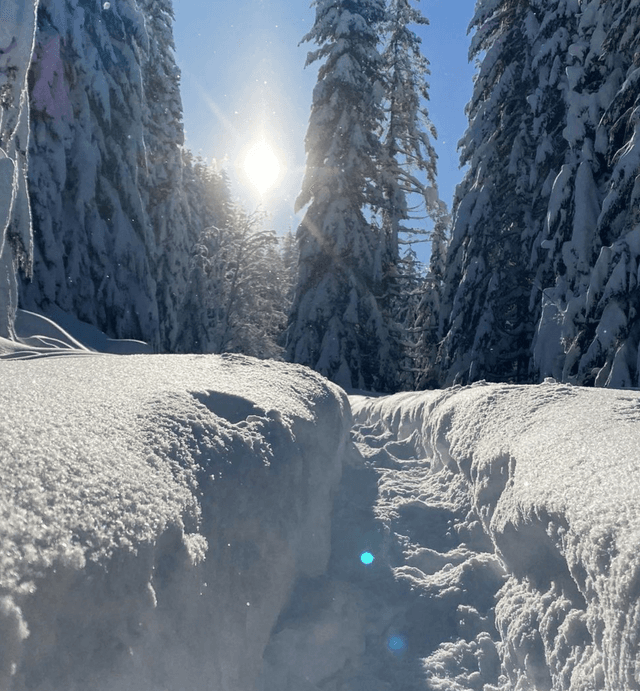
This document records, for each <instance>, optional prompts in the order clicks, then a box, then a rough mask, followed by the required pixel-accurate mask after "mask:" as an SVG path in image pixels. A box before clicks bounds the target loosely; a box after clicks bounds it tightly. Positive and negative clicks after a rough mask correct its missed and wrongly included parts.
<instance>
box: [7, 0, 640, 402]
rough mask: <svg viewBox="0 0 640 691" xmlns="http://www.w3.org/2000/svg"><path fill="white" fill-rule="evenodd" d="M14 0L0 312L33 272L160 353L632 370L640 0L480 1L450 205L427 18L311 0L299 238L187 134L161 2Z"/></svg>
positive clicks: (408, 377) (45, 296)
mask: <svg viewBox="0 0 640 691" xmlns="http://www.w3.org/2000/svg"><path fill="white" fill-rule="evenodd" d="M5 2H6V7H7V8H8V9H6V11H5V10H4V9H3V13H4V14H3V22H4V23H3V32H2V33H0V40H2V41H5V43H6V44H7V45H4V43H3V44H2V45H0V78H1V84H0V97H1V98H2V102H1V103H2V109H1V110H0V231H1V234H0V306H1V309H0V336H5V337H12V336H13V332H12V323H13V314H14V312H15V308H16V305H17V299H18V298H17V296H18V293H19V296H20V302H21V305H22V306H24V307H26V308H30V309H38V310H41V311H44V312H45V313H46V311H47V308H48V306H51V305H57V306H58V307H60V308H62V309H63V310H65V311H68V312H70V313H72V314H74V315H75V316H76V317H78V318H79V319H82V320H84V321H87V322H89V323H91V324H94V325H96V326H98V327H99V328H101V329H102V330H104V331H105V332H107V333H108V334H109V335H110V336H112V337H127V338H139V339H143V340H146V341H148V342H150V343H151V344H153V346H154V348H155V349H156V350H157V351H159V352H223V351H235V352H245V353H248V354H251V355H256V356H258V357H283V358H287V359H289V360H291V361H294V362H299V363H302V364H305V365H309V366H310V367H313V368H314V369H316V370H318V371H320V372H321V373H323V374H325V375H326V376H327V377H329V378H331V379H332V380H334V381H336V382H338V383H340V384H342V385H343V386H345V387H350V388H364V389H372V390H378V391H395V390H399V389H413V388H424V387H428V386H447V385H451V384H454V383H468V382H472V381H477V380H481V379H487V380H491V381H508V382H520V383H535V382H539V381H540V380H541V379H543V378H545V377H548V376H553V377H555V378H556V379H558V380H561V381H568V382H573V383H577V384H583V385H598V386H601V385H602V386H640V319H639V317H638V312H639V310H640V288H639V284H638V282H639V270H640V225H639V224H640V216H639V212H638V208H639V201H640V200H639V199H638V197H639V196H640V191H639V190H640V186H639V185H638V182H637V180H638V179H639V178H638V172H639V170H640V146H639V145H638V141H639V140H640V137H639V136H638V135H639V133H640V132H639V130H638V127H639V125H638V123H639V122H640V116H639V114H640V109H639V101H638V99H639V98H640V97H639V96H638V84H640V59H639V58H638V55H640V46H639V45H638V44H639V42H640V39H639V38H638V37H639V36H640V0H606V1H605V0H527V1H526V2H525V1H524V0H490V1H489V0H478V2H477V3H476V11H475V15H474V17H473V19H472V22H471V27H472V29H473V32H474V33H473V38H472V41H471V50H470V56H471V58H472V59H476V60H478V72H477V76H476V79H475V82H474V91H473V96H472V99H471V102H470V103H469V106H468V116H469V127H468V130H467V132H466V133H465V135H464V137H463V139H462V141H461V144H460V152H461V162H462V164H464V165H465V166H466V172H465V175H464V178H463V180H462V182H461V183H460V185H459V186H458V188H457V191H456V195H455V198H454V203H453V208H452V211H451V216H449V214H448V212H447V209H446V207H445V205H444V204H443V203H442V202H441V200H440V199H439V195H438V191H437V184H436V181H437V170H436V163H437V157H436V154H435V150H434V146H433V139H434V138H435V135H436V132H435V128H434V126H433V124H432V123H431V121H430V119H429V113H428V111H427V108H426V104H427V101H428V97H429V85H428V75H429V63H428V61H427V59H426V57H425V56H424V55H423V53H422V45H421V42H420V39H419V38H418V36H417V34H416V32H415V28H416V27H417V26H420V25H424V24H426V23H427V19H426V18H425V17H424V16H423V15H422V14H421V13H420V12H419V10H418V9H417V7H416V6H415V2H413V0H317V2H315V3H314V6H315V13H316V18H315V22H314V25H313V27H312V28H311V30H310V32H309V34H308V35H307V36H306V37H304V39H305V40H306V41H308V42H310V43H313V44H315V45H314V47H313V50H312V51H311V52H310V53H309V58H308V62H309V63H318V65H319V72H318V84H317V86H316V89H315V90H314V95H313V102H312V104H311V116H310V120H309V129H308V132H307V137H306V149H307V168H306V173H305V177H304V180H303V183H302V190H301V193H300V196H299V199H298V203H297V206H298V209H299V210H304V211H305V215H304V219H303V221H302V223H301V225H300V227H299V228H298V231H297V235H296V238H295V239H294V238H293V236H292V235H291V234H289V235H288V236H285V237H284V238H280V237H278V236H277V235H276V234H275V233H274V232H273V231H271V230H269V229H268V226H267V225H266V224H265V223H264V221H263V219H261V218H259V217H258V216H256V215H252V214H250V213H248V212H246V211H245V210H243V209H242V208H240V206H239V205H238V204H237V203H234V201H233V200H232V197H231V194H230V191H229V183H228V180H226V178H225V176H224V174H223V173H222V172H220V171H218V170H216V169H215V168H212V167H210V166H207V165H206V164H205V163H204V162H203V161H199V160H196V159H194V158H193V157H192V156H191V154H190V153H189V152H188V151H186V150H185V148H184V138H183V125H182V106H181V100H180V75H179V71H178V68H177V66H176V63H175V56H174V45H173V38H172V24H173V14H172V3H171V0H153V1H152V0H121V1H120V2H117V3H104V4H103V3H98V2H93V1H91V2H86V1H84V0H83V1H82V2H80V0H40V2H39V3H38V2H36V0H33V2H32V3H31V4H30V3H24V2H21V1H19V0H3V8H4V7H5V4H4V3H5ZM31 10H33V12H31ZM34 21H35V24H36V25H35V33H34ZM34 36H35V38H34ZM10 46H11V50H8V48H9V47H10ZM29 108H30V111H31V116H30V119H29V117H28V115H29ZM27 158H28V159H29V166H28V173H27V165H26V163H27ZM27 190H28V195H27ZM427 219H429V220H428V221H427ZM420 237H422V238H423V239H425V238H426V239H429V240H430V242H431V260H430V263H429V266H428V267H426V269H424V270H423V268H422V267H421V266H420V264H419V263H418V262H417V260H416V257H415V254H414V253H413V251H412V249H411V248H412V243H413V242H414V241H415V240H416V239H419V238H420ZM18 289H19V290H18Z"/></svg>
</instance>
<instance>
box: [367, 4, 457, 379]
mask: <svg viewBox="0 0 640 691" xmlns="http://www.w3.org/2000/svg"><path fill="white" fill-rule="evenodd" d="M428 23H429V22H428V20H427V19H426V17H424V16H423V15H422V14H421V12H420V11H419V10H418V9H417V8H415V7H413V6H412V5H411V3H410V1H409V0H391V2H390V3H389V5H388V8H387V13H386V17H385V22H384V24H383V29H384V34H385V49H384V51H383V54H382V56H383V70H382V72H383V76H384V80H383V83H384V87H385V98H384V108H385V115H386V117H385V132H384V134H383V138H382V148H383V159H382V161H381V166H380V167H381V171H380V173H381V181H382V189H383V192H384V201H383V207H382V209H381V213H380V217H381V223H380V224H381V231H382V240H383V242H382V243H381V245H380V247H381V256H380V257H379V264H380V266H379V269H378V270H379V272H380V275H381V276H382V290H383V293H382V296H381V300H380V302H381V305H382V308H383V310H384V311H385V313H386V314H387V315H388V320H389V321H390V322H391V323H392V324H393V325H394V328H393V329H392V330H391V337H392V343H391V347H392V352H393V356H394V358H396V359H398V361H401V362H403V366H402V368H401V369H402V370H404V372H403V373H402V374H401V378H402V380H403V382H402V387H403V388H407V387H408V388H412V386H413V382H412V380H411V373H412V372H413V370H415V367H416V358H418V357H422V355H420V354H419V350H418V348H416V347H415V344H413V343H412V341H411V339H412V338H413V334H412V330H413V327H414V326H415V320H416V319H417V318H418V298H417V294H418V289H417V283H418V282H419V281H420V279H421V277H420V275H419V271H417V270H416V264H415V262H414V261H413V259H412V256H413V255H412V250H411V249H409V251H408V252H407V253H405V255H404V257H403V258H401V256H400V248H401V246H402V245H405V244H411V242H413V241H415V240H418V241H420V240H423V239H424V236H426V235H427V230H426V228H424V227H423V224H424V221H425V218H426V217H427V216H430V217H431V218H432V220H433V221H434V222H435V223H438V222H439V219H440V215H441V213H442V209H443V206H444V205H443V203H442V202H441V201H440V200H439V198H438V196H439V195H438V191H437V187H436V161H437V155H436V153H435V150H434V148H433V146H432V143H431V139H430V137H434V138H435V137H436V130H435V127H434V126H433V124H432V123H431V121H430V119H429V113H428V110H427V107H426V103H427V101H428V100H429V84H428V83H427V77H428V75H429V74H430V72H429V62H428V60H427V59H426V57H425V56H424V55H423V54H422V52H421V39H420V38H419V37H418V35H417V34H416V33H415V31H414V30H413V27H415V26H424V25H427V24H428ZM417 220H420V221H421V224H420V225H416V221H417ZM409 314H411V318H409Z"/></svg>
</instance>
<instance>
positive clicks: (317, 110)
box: [287, 0, 397, 391]
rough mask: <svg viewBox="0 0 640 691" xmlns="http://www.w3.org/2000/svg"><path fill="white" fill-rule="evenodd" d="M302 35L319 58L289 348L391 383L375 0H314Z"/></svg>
mask: <svg viewBox="0 0 640 691" xmlns="http://www.w3.org/2000/svg"><path fill="white" fill-rule="evenodd" d="M314 5H315V7H316V18H315V23H314V25H313V28H312V29H311V31H310V32H309V33H308V34H307V35H306V36H305V38H304V40H306V41H314V42H315V43H316V44H317V45H318V46H319V47H318V49H317V50H315V51H313V52H311V53H310V54H309V57H308V60H307V64H310V63H313V62H315V61H318V60H320V61H322V64H321V65H320V68H319V72H318V82H317V85H316V87H315V89H314V94H313V104H312V109H311V116H310V122H309V129H308V131H307V137H306V150H307V167H306V173H305V177H304V180H303V184H302V191H301V193H300V196H299V198H298V200H297V208H298V209H301V208H303V207H305V206H306V205H309V206H308V208H307V211H306V214H305V216H304V219H303V221H302V223H301V225H300V227H299V229H298V239H299V246H300V269H299V278H298V288H297V292H296V299H295V302H294V305H293V308H292V313H291V317H290V324H289V330H288V339H287V351H288V357H289V359H291V360H292V361H294V362H299V363H302V364H306V365H309V366H310V367H313V368H314V369H316V370H317V371H319V372H320V373H322V374H324V375H326V376H327V377H329V378H330V379H332V380H333V381H335V382H337V383H338V384H341V385H343V386H346V387H356V388H367V389H372V390H379V391H385V390H392V389H394V388H395V387H396V385H397V375H396V365H397V363H395V362H394V361H393V357H392V355H391V351H390V343H391V336H390V331H389V329H390V326H389V323H388V320H387V318H386V315H384V314H383V311H382V309H381V306H380V305H379V304H378V300H377V297H378V296H380V295H381V292H382V291H381V276H379V275H376V273H377V272H376V257H377V256H379V255H380V249H381V246H383V245H382V243H383V240H382V238H381V235H380V230H379V229H378V228H377V227H376V225H375V224H373V223H372V220H373V210H375V209H376V208H381V206H382V193H381V186H380V168H379V166H380V162H381V158H382V155H383V153H382V147H381V143H380V134H381V127H382V122H383V110H382V97H383V86H382V81H381V68H382V58H381V55H380V53H379V50H378V48H379V35H378V32H379V30H380V27H381V21H382V20H383V19H384V16H385V7H384V4H383V2H382V0H316V2H315V3H314Z"/></svg>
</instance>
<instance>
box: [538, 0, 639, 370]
mask: <svg viewBox="0 0 640 691" xmlns="http://www.w3.org/2000/svg"><path fill="white" fill-rule="evenodd" d="M554 4H557V5H558V7H560V8H561V7H562V5H563V3H554ZM573 5H575V3H573ZM616 5H617V3H603V2H600V0H589V1H587V2H584V3H581V8H580V9H581V10H582V11H581V13H577V14H573V12H572V11H573V10H574V9H575V7H567V8H565V9H566V11H565V13H564V17H561V19H560V21H561V23H563V24H564V26H565V27H566V28H567V29H569V30H570V31H571V32H572V35H571V36H570V39H569V40H568V42H567V43H568V46H567V49H566V51H564V63H560V69H559V70H557V72H559V73H560V74H563V73H564V75H566V77H564V81H565V86H564V87H563V88H562V93H563V99H562V101H563V105H562V107H563V108H564V110H565V113H564V118H563V125H564V128H563V130H562V139H563V140H564V144H563V143H561V142H560V141H558V140H557V139H556V141H555V142H554V143H553V144H552V145H551V146H550V147H549V148H552V147H553V148H555V150H556V152H560V159H559V162H558V163H559V165H558V166H557V176H556V178H555V180H554V181H553V185H552V188H551V193H550V196H549V201H548V208H547V213H546V224H545V237H544V240H543V242H542V243H541V249H542V252H540V253H539V257H540V259H541V262H540V264H539V266H538V279H537V283H538V285H539V287H540V289H541V290H542V299H541V310H540V319H539V325H538V329H537V333H536V337H535V340H534V344H533V366H534V373H535V375H536V378H542V377H545V376H554V377H556V378H557V379H559V380H563V381H572V382H576V383H583V384H589V383H594V382H595V381H596V375H597V373H598V371H600V368H601V367H602V365H603V364H604V360H606V355H604V356H603V353H604V352H605V351H610V350H612V349H615V338H613V339H612V338H611V336H612V334H613V333H614V331H615V329H613V328H607V327H604V332H602V327H601V325H600V315H599V314H598V313H597V310H595V311H594V310H593V309H592V303H593V298H594V296H595V295H596V294H598V293H600V294H601V293H602V288H603V286H600V287H599V286H598V283H599V281H600V279H601V276H602V273H603V272H602V271H601V270H598V271H596V272H594V266H595V265H596V260H597V258H598V256H599V255H600V254H601V253H602V250H603V248H604V247H606V246H608V245H610V244H611V242H612V241H613V236H612V235H611V234H610V232H609V230H608V229H607V222H606V221H605V218H606V213H605V212H604V207H603V199H604V198H605V197H606V196H608V190H609V188H610V185H611V182H612V176H611V165H610V163H611V161H612V159H613V157H614V152H613V151H611V152H609V151H608V150H609V149H610V145H609V144H608V143H607V142H608V139H609V136H610V134H609V129H610V125H612V124H613V121H612V119H611V115H610V114H611V112H612V110H611V108H610V107H609V106H610V100H611V94H615V93H616V92H617V91H618V89H619V88H620V86H621V84H622V82H623V81H624V74H625V71H626V69H627V67H628V66H629V64H630V60H629V57H628V56H627V57H625V50H624V49H623V50H621V49H620V48H622V45H617V44H615V45H614V43H613V42H611V41H610V42H609V47H608V48H606V47H605V39H606V37H607V35H608V34H609V32H610V31H611V28H612V26H613V24H614V23H615V22H616V18H617V17H619V16H620V13H621V7H620V5H619V4H618V5H617V6H616ZM552 17H553V15H552ZM627 19H628V17H627ZM561 79H562V77H561ZM608 113H609V114H608ZM614 146H615V144H614ZM616 150H617V149H616ZM607 158H609V161H608V160H607ZM614 235H615V233H614ZM545 252H546V257H545V256H544V253H545ZM606 253H607V251H606V250H605V255H606ZM545 274H546V275H545ZM605 342H606V343H607V345H606V346H605V347H604V348H603V347H602V346H603V343H605ZM587 351H590V354H589V356H586V353H587ZM596 353H597V354H596ZM596 361H597V362H598V363H599V364H596ZM610 364H611V363H609V368H610ZM605 380H606V375H605V376H604V378H603V377H600V381H605Z"/></svg>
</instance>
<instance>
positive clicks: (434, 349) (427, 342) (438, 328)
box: [413, 204, 451, 390]
mask: <svg viewBox="0 0 640 691" xmlns="http://www.w3.org/2000/svg"><path fill="white" fill-rule="evenodd" d="M450 227H451V218H450V217H449V215H448V213H447V211H446V207H445V205H444V204H442V206H441V210H440V217H439V218H438V219H437V220H436V223H435V226H434V229H433V232H432V233H431V256H430V257H429V270H428V272H427V276H426V278H425V279H424V281H423V285H422V287H421V289H420V290H419V291H418V292H419V295H420V302H419V303H418V305H417V307H416V310H415V320H414V324H413V334H414V340H415V342H414V344H413V352H414V356H413V360H414V363H413V365H414V368H415V377H414V386H415V388H416V389H418V390H419V389H426V388H436V387H437V385H438V370H437V358H438V348H439V346H440V342H441V341H442V311H441V300H442V292H443V288H444V272H445V266H446V258H447V247H448V244H449V230H450Z"/></svg>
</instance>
